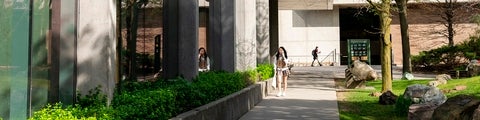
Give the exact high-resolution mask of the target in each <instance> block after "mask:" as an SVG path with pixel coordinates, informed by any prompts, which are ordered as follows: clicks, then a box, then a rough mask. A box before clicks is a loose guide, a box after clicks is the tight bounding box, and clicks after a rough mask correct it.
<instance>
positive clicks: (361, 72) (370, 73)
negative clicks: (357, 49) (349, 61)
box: [350, 60, 377, 81]
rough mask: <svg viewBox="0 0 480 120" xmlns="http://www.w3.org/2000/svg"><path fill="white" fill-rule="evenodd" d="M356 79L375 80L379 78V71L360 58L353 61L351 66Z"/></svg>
mask: <svg viewBox="0 0 480 120" xmlns="http://www.w3.org/2000/svg"><path fill="white" fill-rule="evenodd" d="M350 72H352V74H353V76H354V79H355V80H356V81H365V80H375V79H377V72H375V70H374V69H373V68H372V67H370V65H368V64H367V63H364V62H362V61H359V60H355V61H354V62H353V65H352V68H350Z"/></svg>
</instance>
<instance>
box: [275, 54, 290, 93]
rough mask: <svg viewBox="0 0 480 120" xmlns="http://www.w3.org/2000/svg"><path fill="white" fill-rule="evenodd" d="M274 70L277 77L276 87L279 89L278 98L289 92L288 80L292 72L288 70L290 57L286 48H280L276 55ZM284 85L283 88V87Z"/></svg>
mask: <svg viewBox="0 0 480 120" xmlns="http://www.w3.org/2000/svg"><path fill="white" fill-rule="evenodd" d="M274 69H275V76H276V81H275V82H276V83H274V84H276V87H277V88H279V89H278V93H277V97H279V96H285V92H286V91H287V79H288V75H289V74H290V71H289V70H288V56H287V51H286V50H285V48H284V47H280V48H278V52H277V54H276V55H275V60H274ZM282 84H283V86H282Z"/></svg>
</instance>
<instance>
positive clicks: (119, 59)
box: [115, 0, 123, 91]
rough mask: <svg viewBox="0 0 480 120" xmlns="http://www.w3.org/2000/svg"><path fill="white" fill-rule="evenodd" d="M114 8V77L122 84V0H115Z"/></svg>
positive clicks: (119, 87)
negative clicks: (115, 59)
mask: <svg viewBox="0 0 480 120" xmlns="http://www.w3.org/2000/svg"><path fill="white" fill-rule="evenodd" d="M116 2H117V3H116V9H117V21H116V22H117V24H116V26H117V31H116V34H117V48H116V51H117V52H116V55H117V57H116V58H117V61H116V62H117V63H116V65H117V67H116V68H117V71H116V75H115V77H117V78H116V80H117V82H118V83H119V84H122V68H123V61H122V44H123V43H122V0H117V1H116ZM117 88H118V89H119V91H122V90H121V89H122V88H121V85H119V86H117Z"/></svg>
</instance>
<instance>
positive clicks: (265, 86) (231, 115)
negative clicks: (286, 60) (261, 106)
mask: <svg viewBox="0 0 480 120" xmlns="http://www.w3.org/2000/svg"><path fill="white" fill-rule="evenodd" d="M271 81H272V79H269V80H267V81H262V82H257V83H256V84H253V85H250V86H248V87H247V88H244V89H242V90H240V91H238V92H235V93H233V94H230V95H228V96H226V97H223V98H221V99H219V100H216V101H213V102H210V103H208V104H206V105H203V106H200V107H198V108H195V109H193V110H190V111H188V112H184V113H182V114H180V115H178V116H176V117H174V118H171V119H170V120H237V119H239V118H240V117H242V116H243V115H244V114H245V113H247V112H248V111H250V110H251V109H252V108H253V107H254V106H255V105H257V104H258V103H260V102H261V101H262V100H263V98H265V97H266V96H267V95H268V93H269V92H271V91H273V89H272V87H271Z"/></svg>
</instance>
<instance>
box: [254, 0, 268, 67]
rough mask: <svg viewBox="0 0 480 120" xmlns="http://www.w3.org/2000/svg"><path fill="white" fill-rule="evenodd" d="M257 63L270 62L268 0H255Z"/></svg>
mask: <svg viewBox="0 0 480 120" xmlns="http://www.w3.org/2000/svg"><path fill="white" fill-rule="evenodd" d="M256 6H257V19H256V20H257V63H259V64H262V63H269V62H270V57H269V56H270V26H269V25H270V17H269V3H268V0H257V3H256Z"/></svg>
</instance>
